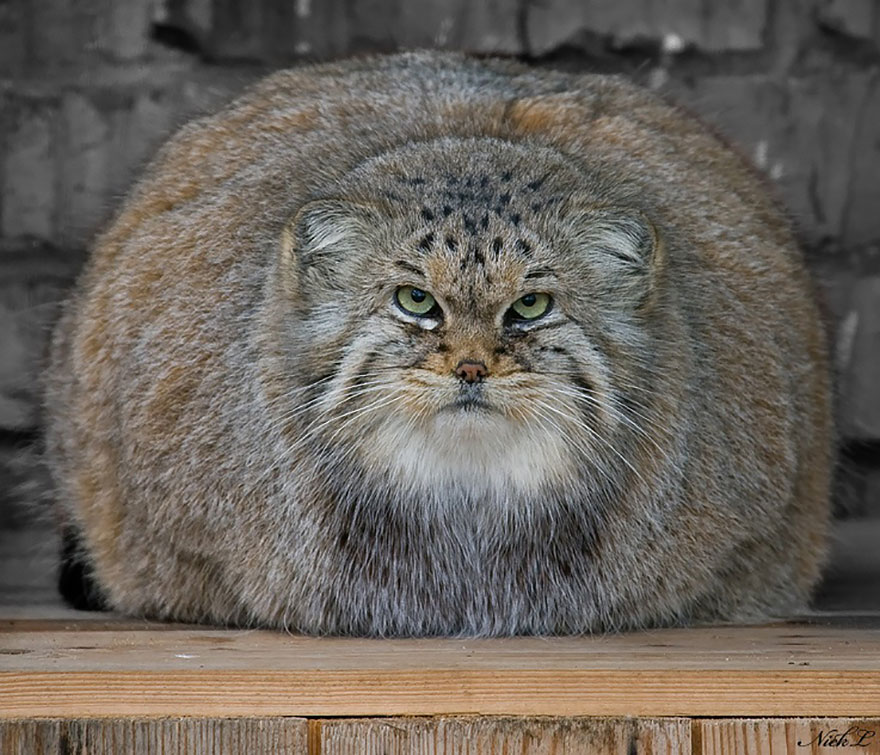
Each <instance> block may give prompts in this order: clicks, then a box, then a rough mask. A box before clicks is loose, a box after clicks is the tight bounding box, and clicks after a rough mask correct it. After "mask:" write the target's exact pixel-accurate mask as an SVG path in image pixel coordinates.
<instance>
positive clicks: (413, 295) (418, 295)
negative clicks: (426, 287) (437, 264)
mask: <svg viewBox="0 0 880 755" xmlns="http://www.w3.org/2000/svg"><path fill="white" fill-rule="evenodd" d="M426 296H427V294H426V293H425V292H424V291H422V290H421V289H418V288H414V289H413V290H412V291H410V292H409V298H410V299H412V300H413V301H414V302H415V303H416V304H421V302H423V301H424V300H425V297H426Z"/></svg>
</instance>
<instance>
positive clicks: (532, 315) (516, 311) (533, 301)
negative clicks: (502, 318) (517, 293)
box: [508, 292, 552, 321]
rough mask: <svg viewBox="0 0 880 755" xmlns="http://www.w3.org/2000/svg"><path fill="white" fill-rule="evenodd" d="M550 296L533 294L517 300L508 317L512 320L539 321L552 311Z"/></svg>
mask: <svg viewBox="0 0 880 755" xmlns="http://www.w3.org/2000/svg"><path fill="white" fill-rule="evenodd" d="M551 301H552V300H551V299H550V294H542V293H537V292H535V293H531V294H526V295H525V296H521V297H520V298H519V299H517V300H516V301H515V302H514V303H513V305H512V306H511V308H510V310H509V311H508V317H509V318H510V319H511V320H519V321H523V320H537V319H538V318H539V317H543V316H544V315H546V314H547V313H548V312H549V311H550V304H551Z"/></svg>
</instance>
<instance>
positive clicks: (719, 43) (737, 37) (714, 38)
mask: <svg viewBox="0 0 880 755" xmlns="http://www.w3.org/2000/svg"><path fill="white" fill-rule="evenodd" d="M768 4H769V3H768V0H725V2H720V3H719V2H714V3H705V4H704V8H705V9H706V12H707V15H706V17H705V23H704V25H703V30H702V36H701V38H700V39H699V41H698V42H697V46H699V47H702V48H704V49H706V50H710V51H716V50H717V51H746V50H757V49H759V48H760V47H762V45H763V35H764V30H765V28H766V26H767V10H768V8H767V6H768Z"/></svg>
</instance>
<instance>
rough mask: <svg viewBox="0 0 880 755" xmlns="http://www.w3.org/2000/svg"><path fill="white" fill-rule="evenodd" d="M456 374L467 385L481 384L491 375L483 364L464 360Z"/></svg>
mask: <svg viewBox="0 0 880 755" xmlns="http://www.w3.org/2000/svg"><path fill="white" fill-rule="evenodd" d="M455 374H456V375H458V377H459V378H461V379H462V380H464V381H465V382H466V383H479V382H480V381H482V380H483V378H485V377H486V375H488V374H489V370H488V369H486V365H485V364H483V363H482V362H474V361H473V360H470V359H463V360H462V361H460V362H459V363H458V365H457V366H456V368H455Z"/></svg>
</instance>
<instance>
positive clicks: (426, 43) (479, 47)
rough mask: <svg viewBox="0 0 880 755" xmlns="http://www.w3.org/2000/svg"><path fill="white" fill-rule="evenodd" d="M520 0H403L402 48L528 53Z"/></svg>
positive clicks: (399, 40)
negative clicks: (524, 45) (520, 27)
mask: <svg viewBox="0 0 880 755" xmlns="http://www.w3.org/2000/svg"><path fill="white" fill-rule="evenodd" d="M517 6H518V2H517V0H477V1H476V2H474V1H473V0H451V1H447V0H428V2H421V3H412V2H405V1H404V2H401V3H400V6H399V13H400V15H399V19H400V23H399V25H398V26H396V27H395V28H396V29H397V32H396V41H397V43H398V46H399V47H403V48H414V47H438V48H451V49H458V50H466V51H468V52H478V53H509V54H518V53H522V52H524V50H523V48H522V44H521V40H520V39H519V35H518V32H517V28H516V21H517Z"/></svg>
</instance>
